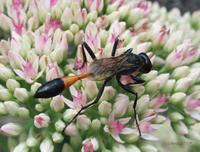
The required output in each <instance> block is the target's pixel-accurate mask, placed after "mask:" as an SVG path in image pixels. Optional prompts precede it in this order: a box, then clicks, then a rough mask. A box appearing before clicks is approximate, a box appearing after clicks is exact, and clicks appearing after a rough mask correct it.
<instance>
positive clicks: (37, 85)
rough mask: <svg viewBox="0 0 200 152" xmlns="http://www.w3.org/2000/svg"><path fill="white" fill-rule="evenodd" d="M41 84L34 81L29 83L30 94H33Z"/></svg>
mask: <svg viewBox="0 0 200 152" xmlns="http://www.w3.org/2000/svg"><path fill="white" fill-rule="evenodd" d="M40 86H41V84H40V83H38V82H35V83H34V84H32V85H31V91H30V92H31V94H32V95H34V94H35V92H36V91H37V89H38V88H39V87H40Z"/></svg>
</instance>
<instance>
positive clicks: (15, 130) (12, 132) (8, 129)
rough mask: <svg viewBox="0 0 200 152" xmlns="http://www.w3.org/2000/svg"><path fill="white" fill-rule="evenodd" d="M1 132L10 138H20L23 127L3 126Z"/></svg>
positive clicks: (12, 124)
mask: <svg viewBox="0 0 200 152" xmlns="http://www.w3.org/2000/svg"><path fill="white" fill-rule="evenodd" d="M0 132H2V133H5V134H6V135H8V136H18V135H19V134H20V133H21V132H22V127H21V126H20V125H19V124H16V123H7V124H4V125H3V126H1V129H0Z"/></svg>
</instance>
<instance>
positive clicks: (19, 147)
mask: <svg viewBox="0 0 200 152" xmlns="http://www.w3.org/2000/svg"><path fill="white" fill-rule="evenodd" d="M22 151H23V152H28V151H29V149H28V146H27V145H26V143H24V142H23V143H20V144H19V145H17V146H16V147H15V148H14V150H13V152H22Z"/></svg>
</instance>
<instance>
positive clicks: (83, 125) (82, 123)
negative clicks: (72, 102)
mask: <svg viewBox="0 0 200 152" xmlns="http://www.w3.org/2000/svg"><path fill="white" fill-rule="evenodd" d="M76 125H77V127H78V128H80V129H82V130H88V129H89V127H90V125H91V120H90V119H89V118H88V117H87V116H86V115H80V116H78V117H77V120H76Z"/></svg>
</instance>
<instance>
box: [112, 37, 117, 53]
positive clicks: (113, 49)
mask: <svg viewBox="0 0 200 152" xmlns="http://www.w3.org/2000/svg"><path fill="white" fill-rule="evenodd" d="M118 43H119V39H118V38H116V39H115V43H114V45H113V48H112V54H111V56H115V53H116V50H117V45H118Z"/></svg>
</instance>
